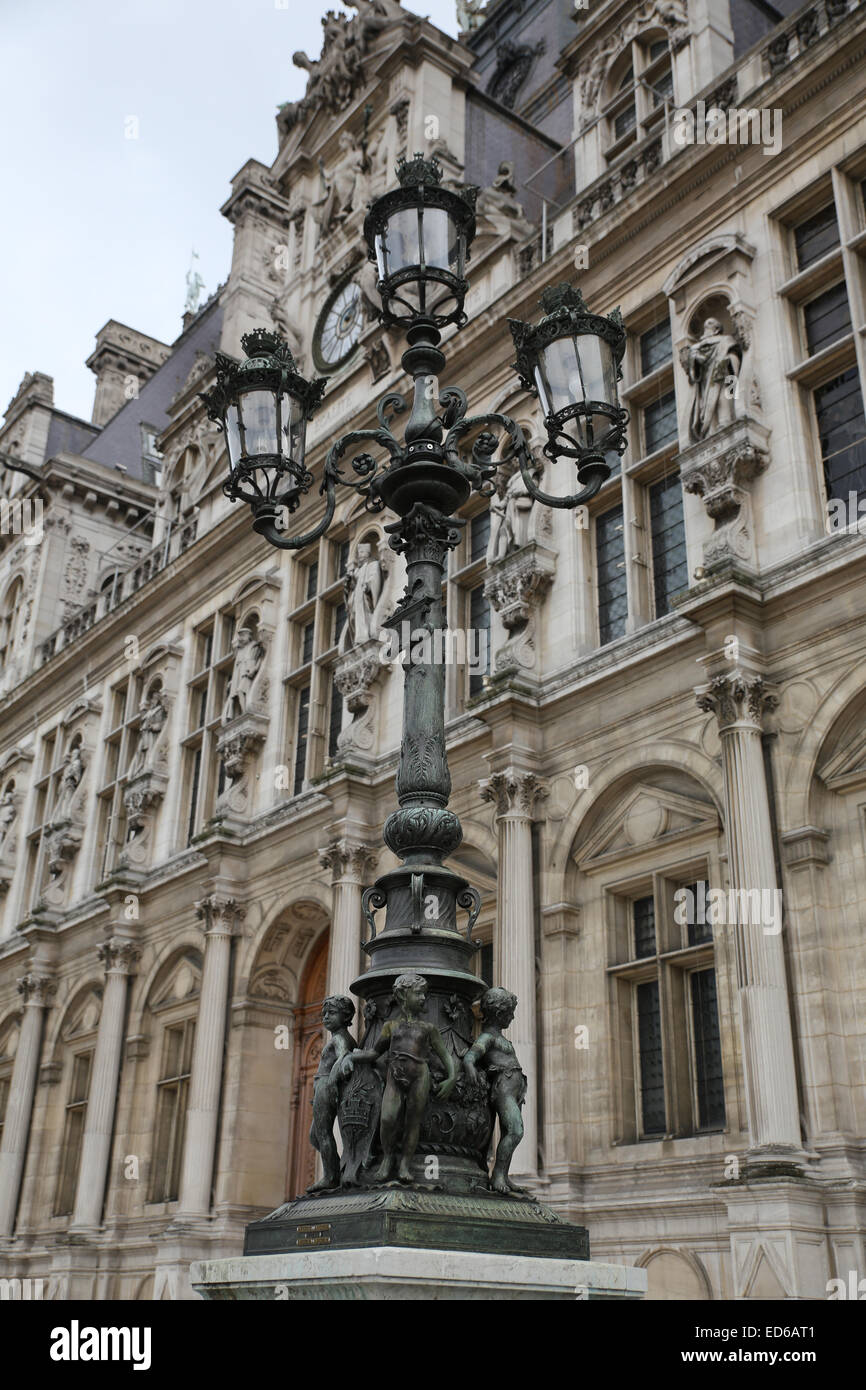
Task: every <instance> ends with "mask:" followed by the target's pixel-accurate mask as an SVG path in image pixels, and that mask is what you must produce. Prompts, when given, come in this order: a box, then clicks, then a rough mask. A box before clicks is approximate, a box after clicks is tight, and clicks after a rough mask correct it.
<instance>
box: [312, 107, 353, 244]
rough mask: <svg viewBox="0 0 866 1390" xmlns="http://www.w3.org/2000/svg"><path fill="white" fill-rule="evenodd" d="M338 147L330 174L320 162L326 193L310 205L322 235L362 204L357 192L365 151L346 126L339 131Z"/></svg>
mask: <svg viewBox="0 0 866 1390" xmlns="http://www.w3.org/2000/svg"><path fill="white" fill-rule="evenodd" d="M338 148H339V153H338V156H337V161H336V163H335V164H334V167H333V170H332V171H331V174H330V176H328V175H327V174H326V173H325V170H324V166H322V165H320V169H321V173H322V180H323V183H324V185H325V193H324V196H323V197H322V198H321V199H320V200H319V202H318V203H316V204H314V206H313V216H314V218H315V219H316V221H317V222H318V224H319V233H320V235H321V236H323V237H325V236H328V235H329V234H330V233H331V232H332V231H334V230H335V229H336V228H337V227H339V226H341V225H342V224H343V222H344V221H345V220H346V218H347V217H348V216H349V214H350V213H351V212H352V211H353V210H354V209H356V208H359V207H361V206H362V204H361V200H360V199H359V198H357V197H356V194H357V192H358V189H359V185H360V184H361V182H362V178H363V172H364V171H363V166H364V164H365V159H364V151H363V150H362V148H361V145H360V142H359V141H357V140H356V139H355V136H354V135H352V133H351V131H348V130H344V131H343V132H342V133H341V135H340V139H339V142H338Z"/></svg>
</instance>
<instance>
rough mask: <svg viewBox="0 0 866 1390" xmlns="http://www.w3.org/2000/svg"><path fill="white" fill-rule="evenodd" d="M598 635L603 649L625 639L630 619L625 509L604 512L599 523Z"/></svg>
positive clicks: (597, 529) (597, 551) (597, 518)
mask: <svg viewBox="0 0 866 1390" xmlns="http://www.w3.org/2000/svg"><path fill="white" fill-rule="evenodd" d="M595 565H596V582H597V584H598V633H599V642H600V643H601V645H602V646H604V645H605V643H606V642H612V641H613V639H614V638H615V637H621V636H622V635H623V633H624V632H625V621H626V618H627V617H628V590H627V581H626V574H625V540H624V537H623V521H622V507H613V508H612V509H611V511H609V512H602V514H601V516H598V517H596V522H595Z"/></svg>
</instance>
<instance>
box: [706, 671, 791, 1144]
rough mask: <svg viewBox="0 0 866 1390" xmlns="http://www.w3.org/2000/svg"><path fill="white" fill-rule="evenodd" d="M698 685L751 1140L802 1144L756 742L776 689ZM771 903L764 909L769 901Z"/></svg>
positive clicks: (723, 680)
mask: <svg viewBox="0 0 866 1390" xmlns="http://www.w3.org/2000/svg"><path fill="white" fill-rule="evenodd" d="M696 695H697V701H698V705H699V706H700V708H701V709H703V710H709V711H712V712H713V713H714V714H715V715H716V717H717V719H718V723H719V734H720V738H721V745H722V760H723V766H724V778H725V806H726V816H727V838H728V862H729V872H730V879H731V887H732V888H733V889H734V890H735V893H736V899H735V901H736V904H737V906H736V911H735V918H736V920H735V921H734V922H733V923H732V925H733V926H734V930H735V933H736V950H737V986H738V998H739V1004H740V1026H741V1029H742V1041H743V1070H744V1072H745V1086H746V1105H747V1110H748V1119H749V1135H750V1139H751V1146H752V1148H753V1149H761V1150H773V1149H779V1148H781V1149H783V1150H784V1149H791V1148H794V1149H798V1150H799V1149H800V1147H801V1139H800V1118H799V1105H798V1100H797V1078H796V1068H795V1062H794V1041H793V1034H792V1030H791V1010H790V1001H789V998H788V985H787V978H786V974H785V953H784V947H783V945H782V935H781V903H780V895H779V893H778V891H777V885H776V863H775V855H774V853H773V832H772V821H771V818H770V802H769V796H768V793H767V782H766V776H765V771H764V757H763V750H762V747H761V730H762V723H763V715H764V711H765V710H768V709H773V708H775V706H776V705H777V704H778V698H777V696H776V694H775V693H774V691H773V690H772V689H771V688H770V687H768V686H767V684H766V683H765V681H764V679H763V677H762V676H760V675H756V674H753V673H749V672H743V671H739V670H737V671H733V672H729V673H725V674H721V675H716V676H714V677H713V678H712V679H711V680H710V682H709V684H708V685H705V686H702V687H701V688H700V689H698V690H697V691H696ZM758 895H759V896H758ZM759 903H760V905H761V910H760V911H758V910H757V909H758V904H759ZM768 907H771V908H772V912H771V913H769V912H767V911H766V908H768ZM756 917H757V918H758V920H757V921H756V920H755V918H756ZM765 918H766V919H767V920H764V919H765Z"/></svg>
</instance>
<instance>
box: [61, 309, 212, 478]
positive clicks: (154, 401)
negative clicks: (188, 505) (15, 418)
mask: <svg viewBox="0 0 866 1390" xmlns="http://www.w3.org/2000/svg"><path fill="white" fill-rule="evenodd" d="M222 320H223V311H222V305H221V304H220V302H219V291H217V292H216V294H214V295H213V296H212V298H211V299H209V300H208V302H207V304H205V305H204V307H203V308H202V309H201V310H200V311H199V313H198V314H197V315H196V317H195V318H194V319H193V321H192V323H191V324H190V325H189V327H188V328H186V329H185V330H184V332H183V333H181V335H180V337H179V338H177V339H176V340H175V342H174V344H173V346H172V351H171V356H170V357H167V358H166V360H165V361H164V362H163V364H162V366H161V367H159V368H157V370H156V371H155V372H154V374H153V376H152V377H151V378H150V381H148V382H146V383H145V385H144V386H143V387H142V388H141V392H140V394H139V396H138V398H137V399H136V400H132V401H127V402H126V405H124V406H121V408H120V410H119V411H118V412H117V414H116V415H115V416H114V417H113V418H112V419H111V420H109V421H108V423H107V425H105V427H104V429H103V430H102V431H101V433H100V434H99V435H98V437H97V438H96V439H94V441H93V443H92V444H90V445H88V447H87V448H85V449H83V450H81V451H80V452H81V454H82V456H83V457H84V458H88V459H94V460H95V461H96V462H97V463H104V464H107V466H108V467H109V468H121V469H123V471H124V472H125V473H126V475H127V476H128V477H130V478H139V479H142V480H143V481H145V482H152V481H153V479H152V478H151V477H149V476H148V470H147V468H146V466H145V464H144V460H143V459H142V450H141V446H142V433H141V427H142V425H146V426H148V427H149V428H151V429H154V430H156V432H157V433H158V434H159V433H161V432H162V430H164V429H165V428H166V426H167V425H168V419H169V417H168V407H169V405H170V403H171V400H172V397H173V396H175V395H176V394H177V392H178V391H179V390H180V388H181V386H182V385H183V383H184V382H185V381H186V379H187V377H188V376H189V373H190V371H191V369H192V366H193V363H194V362H195V356H196V353H197V352H206V353H207V354H208V356H209V357H212V356H213V355H214V353H215V352H216V351H217V350H218V349H219V342H220V333H221V331H222Z"/></svg>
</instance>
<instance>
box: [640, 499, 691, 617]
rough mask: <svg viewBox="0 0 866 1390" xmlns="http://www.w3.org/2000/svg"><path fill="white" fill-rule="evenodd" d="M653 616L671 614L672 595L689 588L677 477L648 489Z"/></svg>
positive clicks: (683, 526)
mask: <svg viewBox="0 0 866 1390" xmlns="http://www.w3.org/2000/svg"><path fill="white" fill-rule="evenodd" d="M649 502H650V531H651V535H652V557H653V593H654V596H655V615H656V617H657V618H661V617H663V616H664V614H665V613H669V612H670V611H671V599H672V598H673V596H674V594H677V593H679V592H680V591H681V590H682V589H687V588H688V583H689V569H688V563H687V560H686V528H685V523H684V521H683V489H682V485H681V483H680V479H679V475H674V477H672V478H662V479H660V481H659V482H657V483H653V484H652V486H651V487H650V490H649Z"/></svg>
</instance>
